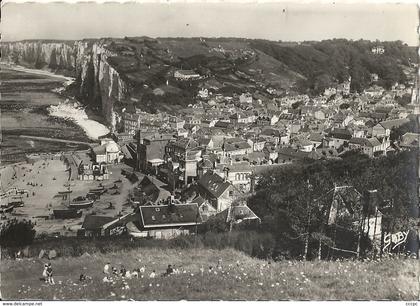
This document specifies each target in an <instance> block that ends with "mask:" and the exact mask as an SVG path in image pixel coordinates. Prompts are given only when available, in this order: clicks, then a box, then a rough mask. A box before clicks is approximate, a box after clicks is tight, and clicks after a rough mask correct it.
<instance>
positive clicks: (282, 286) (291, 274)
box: [1, 248, 419, 300]
mask: <svg viewBox="0 0 420 306" xmlns="http://www.w3.org/2000/svg"><path fill="white" fill-rule="evenodd" d="M219 259H221V260H222V269H215V270H214V272H211V273H210V272H209V271H208V267H209V266H210V265H211V266H213V267H216V265H217V262H218V260H219ZM108 261H109V262H111V265H113V266H115V267H117V268H118V269H119V268H120V266H121V264H124V265H125V267H126V268H127V269H129V270H132V269H135V268H139V267H142V266H144V267H145V269H146V272H145V276H144V278H134V279H127V280H125V282H126V285H125V284H124V281H123V280H122V279H121V278H115V279H114V283H112V284H108V283H103V282H102V278H103V276H104V275H103V272H102V268H103V266H104V264H105V263H106V262H108ZM168 264H172V265H175V267H176V268H178V269H179V270H180V274H175V275H171V276H169V277H162V276H161V274H162V273H163V272H164V270H165V268H166V266H167V265H168ZM417 264H418V261H415V260H398V259H383V260H378V261H367V262H358V261H336V262H300V261H281V262H273V263H269V262H267V261H263V260H258V259H254V258H251V257H248V256H246V255H245V254H243V253H240V252H237V251H234V250H230V249H227V250H223V251H214V250H209V249H195V250H177V249H165V250H161V249H153V248H142V249H138V250H132V251H128V252H116V253H108V254H94V255H91V256H82V257H76V258H74V257H73V258H70V257H62V258H58V259H56V260H53V261H52V265H53V268H54V273H55V281H56V285H46V284H44V282H42V281H40V280H39V278H40V277H41V273H42V267H43V261H42V260H39V259H23V260H20V261H13V260H3V261H2V263H1V273H2V295H3V298H4V299H52V300H55V299H58V300H61V299H67V300H80V299H81V300H93V299H94V300H98V299H99V300H125V299H134V300H179V299H188V300H244V299H245V300H337V299H338V300H382V299H390V300H415V299H417V298H418V292H419V287H418V280H417V277H418V276H417V273H418V272H416V271H417V267H418V266H417ZM201 267H203V268H204V272H203V273H202V272H201V271H200V268H201ZM152 270H156V273H157V275H158V276H157V277H156V278H155V279H151V278H149V274H150V272H151V271H152ZM80 273H84V274H86V275H88V276H90V277H91V278H92V279H91V280H88V281H86V282H85V283H80V282H79V281H78V278H79V275H80Z"/></svg>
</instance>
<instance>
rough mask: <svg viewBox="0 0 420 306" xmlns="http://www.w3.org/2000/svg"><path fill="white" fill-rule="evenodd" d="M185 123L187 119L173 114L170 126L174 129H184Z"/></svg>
mask: <svg viewBox="0 0 420 306" xmlns="http://www.w3.org/2000/svg"><path fill="white" fill-rule="evenodd" d="M184 125H185V120H183V119H180V118H178V117H175V116H172V117H170V118H169V126H170V127H171V128H172V129H174V130H179V129H182V128H183V127H184Z"/></svg>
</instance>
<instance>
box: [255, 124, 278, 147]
mask: <svg viewBox="0 0 420 306" xmlns="http://www.w3.org/2000/svg"><path fill="white" fill-rule="evenodd" d="M259 136H260V137H262V138H264V139H266V141H269V142H273V143H274V144H275V145H278V143H279V142H280V136H281V135H280V131H279V130H277V129H274V128H267V129H264V130H262V131H261V133H260V134H259Z"/></svg>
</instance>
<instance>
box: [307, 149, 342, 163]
mask: <svg viewBox="0 0 420 306" xmlns="http://www.w3.org/2000/svg"><path fill="white" fill-rule="evenodd" d="M307 158H310V159H314V160H320V159H338V158H339V157H338V151H337V150H336V149H332V148H316V149H315V148H314V149H313V150H312V151H311V152H310V153H309V154H308V155H307Z"/></svg>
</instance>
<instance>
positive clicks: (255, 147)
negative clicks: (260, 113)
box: [247, 137, 266, 152]
mask: <svg viewBox="0 0 420 306" xmlns="http://www.w3.org/2000/svg"><path fill="white" fill-rule="evenodd" d="M247 142H248V143H249V145H250V146H251V147H252V151H254V152H260V151H262V150H263V149H264V145H265V143H266V139H265V138H263V137H258V138H250V139H248V140H247Z"/></svg>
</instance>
